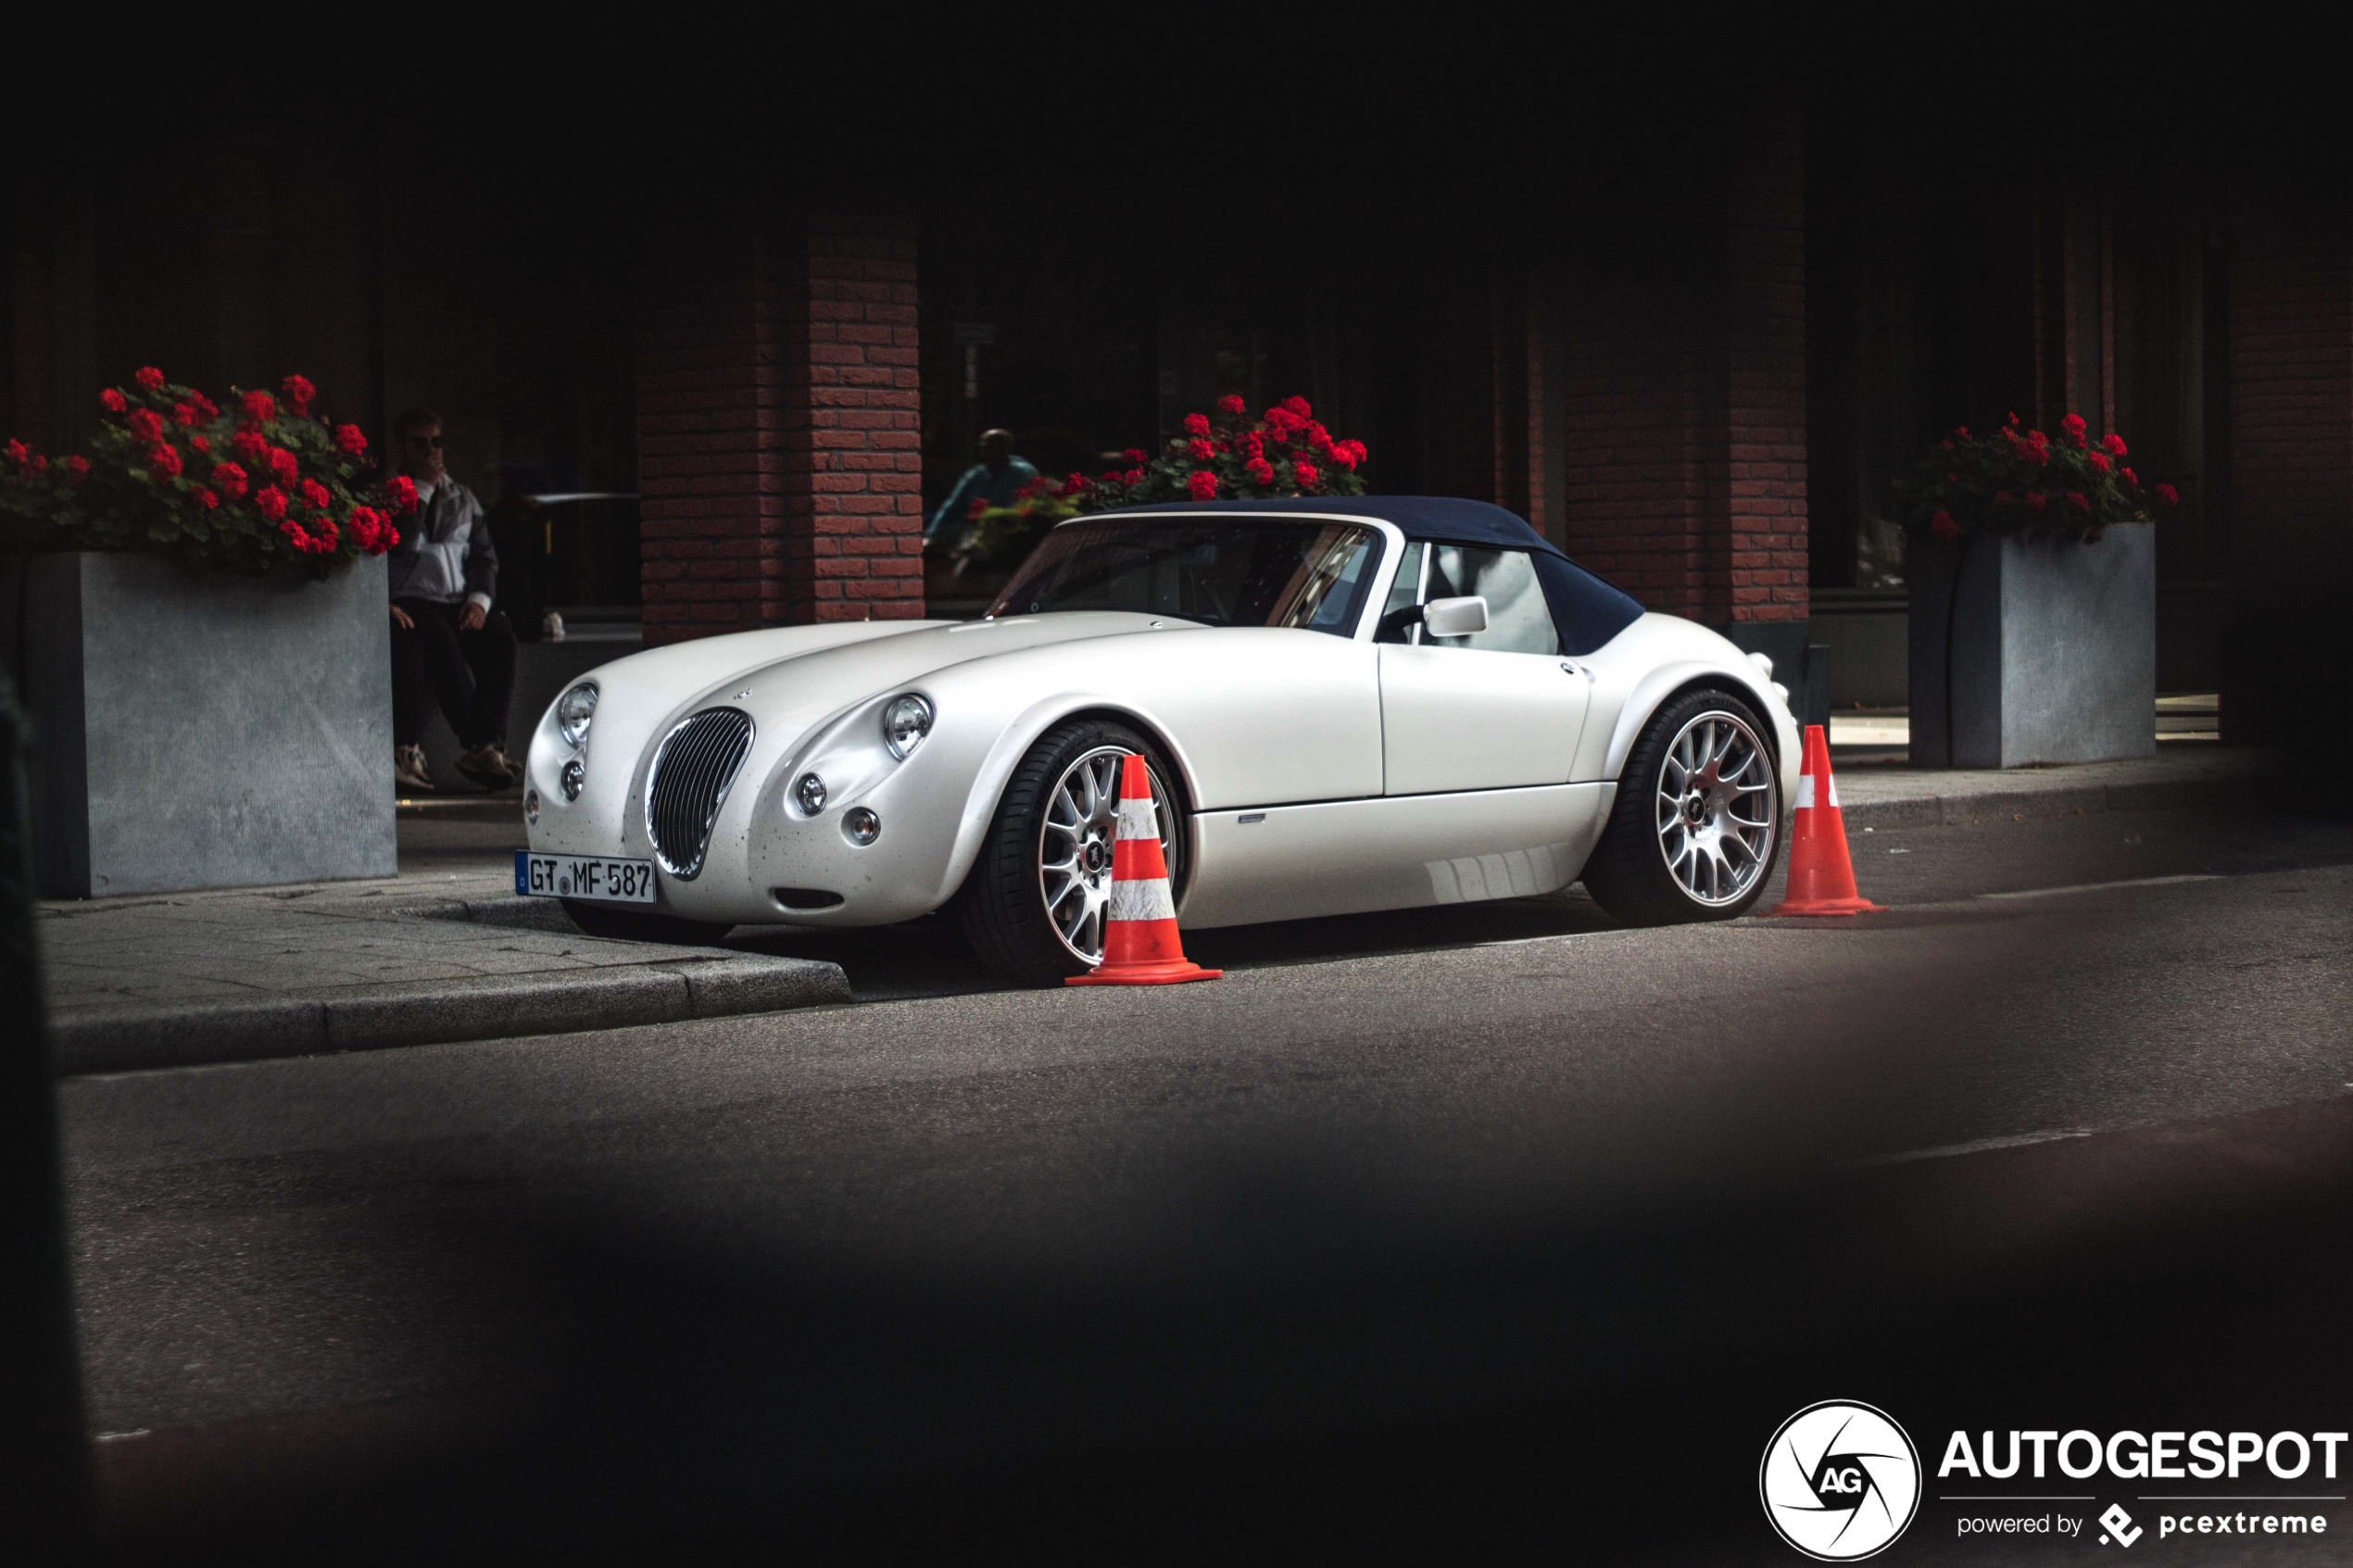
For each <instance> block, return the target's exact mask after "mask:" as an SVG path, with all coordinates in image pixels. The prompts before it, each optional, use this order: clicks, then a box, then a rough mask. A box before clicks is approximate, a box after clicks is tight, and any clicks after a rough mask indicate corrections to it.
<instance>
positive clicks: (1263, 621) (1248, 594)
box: [988, 517, 1380, 637]
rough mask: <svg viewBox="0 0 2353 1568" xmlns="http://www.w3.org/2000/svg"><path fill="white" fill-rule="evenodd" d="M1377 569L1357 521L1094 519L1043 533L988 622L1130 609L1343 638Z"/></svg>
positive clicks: (1375, 539) (1374, 545) (1370, 540)
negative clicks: (1078, 611)
mask: <svg viewBox="0 0 2353 1568" xmlns="http://www.w3.org/2000/svg"><path fill="white" fill-rule="evenodd" d="M1379 560H1380V535H1379V534H1378V533H1376V532H1375V531H1374V530H1372V529H1370V528H1366V527H1365V526H1364V525H1362V524H1361V523H1353V522H1309V521H1299V522H1290V521H1275V520H1271V519H1266V518H1250V517H1225V518H1218V519H1216V520H1214V521H1208V520H1199V519H1194V518H1182V517H1107V518H1092V519H1088V520H1087V521H1080V522H1066V523H1064V524H1063V525H1062V526H1061V527H1060V528H1057V529H1055V530H1054V531H1053V532H1052V533H1049V534H1047V535H1046V537H1045V539H1044V540H1043V541H1041V542H1040V543H1039V545H1038V548H1037V549H1036V550H1035V551H1034V552H1032V553H1031V555H1030V558H1028V559H1027V560H1026V561H1024V562H1023V563H1022V568H1021V570H1020V571H1017V572H1015V573H1014V574H1013V581H1012V582H1011V583H1007V584H1006V585H1005V591H1004V592H1003V593H1002V594H1000V595H999V596H998V598H997V602H996V603H995V604H994V605H992V606H990V607H989V610H988V613H989V614H991V615H1038V614H1041V613H1044V612H1047V611H1051V610H1057V609H1125V610H1134V611H1137V612H1138V613H1139V614H1144V615H1168V616H1176V617H1180V618H1182V619H1183V620H1186V621H1202V622H1204V623H1206V624H1208V625H1211V626H1296V627H1301V628H1303V629H1305V630H1307V631H1310V632H1330V633H1335V634H1336V635H1339V636H1343V637H1344V636H1347V635H1348V634H1349V633H1351V632H1353V631H1354V630H1355V627H1356V612H1357V609H1358V608H1360V607H1361V605H1362V603H1363V601H1364V597H1365V588H1366V586H1367V585H1368V584H1369V583H1371V582H1372V578H1373V569H1374V567H1375V566H1376V565H1378V563H1379Z"/></svg>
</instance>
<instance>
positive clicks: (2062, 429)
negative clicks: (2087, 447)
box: [2059, 414, 2091, 446]
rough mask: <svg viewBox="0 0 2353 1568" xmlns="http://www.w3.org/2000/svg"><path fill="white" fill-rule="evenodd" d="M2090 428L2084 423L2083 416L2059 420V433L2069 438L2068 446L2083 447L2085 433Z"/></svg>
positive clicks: (2072, 416) (2070, 416) (2072, 415)
mask: <svg viewBox="0 0 2353 1568" xmlns="http://www.w3.org/2000/svg"><path fill="white" fill-rule="evenodd" d="M2090 428H2091V427H2090V426H2089V425H2086V424H2085V423H2084V422H2083V416H2082V415H2081V414H2070V415H2068V416H2067V418H2065V419H2063V420H2059V433H2060V434H2061V435H2064V436H2066V437H2067V442H2068V445H2070V446H2081V445H2083V433H2084V432H2085V431H2086V430H2089V429H2090Z"/></svg>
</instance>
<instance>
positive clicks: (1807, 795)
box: [1797, 773, 1838, 811]
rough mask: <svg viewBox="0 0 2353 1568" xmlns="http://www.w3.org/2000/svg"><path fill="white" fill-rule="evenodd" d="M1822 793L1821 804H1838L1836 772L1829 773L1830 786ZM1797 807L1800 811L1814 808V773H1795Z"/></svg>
mask: <svg viewBox="0 0 2353 1568" xmlns="http://www.w3.org/2000/svg"><path fill="white" fill-rule="evenodd" d="M1822 795H1823V797H1824V799H1823V800H1822V804H1823V805H1825V806H1836V805H1837V804H1838V775H1837V774H1836V773H1832V774H1831V786H1830V788H1828V789H1826V790H1824V791H1823V792H1822ZM1797 809H1799V810H1801V811H1810V810H1812V809H1814V775H1813V774H1811V773H1800V774H1798V775H1797Z"/></svg>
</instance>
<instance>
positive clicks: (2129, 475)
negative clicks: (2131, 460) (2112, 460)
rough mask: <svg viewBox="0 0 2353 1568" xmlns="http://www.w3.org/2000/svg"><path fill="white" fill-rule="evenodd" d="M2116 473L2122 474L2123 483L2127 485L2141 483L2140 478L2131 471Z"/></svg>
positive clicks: (2124, 470) (2121, 470) (2123, 470)
mask: <svg viewBox="0 0 2353 1568" xmlns="http://www.w3.org/2000/svg"><path fill="white" fill-rule="evenodd" d="M2118 471H2119V472H2120V473H2121V474H2123V476H2124V483H2127V484H2138V483H2140V482H2141V476H2140V475H2139V474H2136V473H2134V472H2133V470H2131V469H2120V470H2118Z"/></svg>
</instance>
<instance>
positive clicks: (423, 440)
mask: <svg viewBox="0 0 2353 1568" xmlns="http://www.w3.org/2000/svg"><path fill="white" fill-rule="evenodd" d="M409 445H411V446H417V447H432V448H434V449H435V450H438V449H439V448H440V445H441V437H439V436H437V435H412V436H410V437H409Z"/></svg>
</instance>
